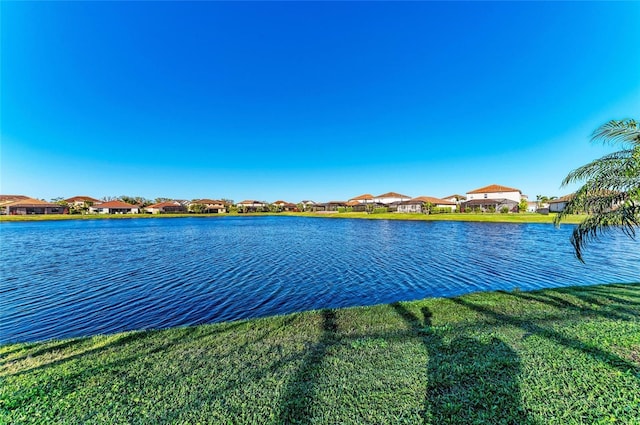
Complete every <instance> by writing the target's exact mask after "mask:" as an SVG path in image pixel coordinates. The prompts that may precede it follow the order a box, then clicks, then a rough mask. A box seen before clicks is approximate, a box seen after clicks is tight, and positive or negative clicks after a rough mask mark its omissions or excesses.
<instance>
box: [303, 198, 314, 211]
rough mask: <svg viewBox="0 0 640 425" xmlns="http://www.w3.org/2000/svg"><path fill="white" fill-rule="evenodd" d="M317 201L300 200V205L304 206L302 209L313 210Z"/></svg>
mask: <svg viewBox="0 0 640 425" xmlns="http://www.w3.org/2000/svg"><path fill="white" fill-rule="evenodd" d="M315 205H316V203H315V202H314V201H311V200H308V199H305V200H304V201H300V206H301V207H302V211H313V209H314V207H315Z"/></svg>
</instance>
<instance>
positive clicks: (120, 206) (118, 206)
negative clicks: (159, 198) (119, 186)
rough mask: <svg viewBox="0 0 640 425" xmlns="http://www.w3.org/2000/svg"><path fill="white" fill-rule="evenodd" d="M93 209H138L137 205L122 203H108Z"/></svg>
mask: <svg viewBox="0 0 640 425" xmlns="http://www.w3.org/2000/svg"><path fill="white" fill-rule="evenodd" d="M94 207H95V208H138V206H137V205H131V204H127V203H126V202H122V201H109V202H103V203H101V204H98V205H94Z"/></svg>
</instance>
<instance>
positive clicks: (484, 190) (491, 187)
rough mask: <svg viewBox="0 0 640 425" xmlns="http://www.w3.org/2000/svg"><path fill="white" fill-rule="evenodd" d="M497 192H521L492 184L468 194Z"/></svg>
mask: <svg viewBox="0 0 640 425" xmlns="http://www.w3.org/2000/svg"><path fill="white" fill-rule="evenodd" d="M496 192H520V193H522V191H521V190H520V189H515V188H513V187H507V186H501V185H499V184H490V185H489V186H485V187H481V188H480V189H475V190H471V191H469V192H467V193H496Z"/></svg>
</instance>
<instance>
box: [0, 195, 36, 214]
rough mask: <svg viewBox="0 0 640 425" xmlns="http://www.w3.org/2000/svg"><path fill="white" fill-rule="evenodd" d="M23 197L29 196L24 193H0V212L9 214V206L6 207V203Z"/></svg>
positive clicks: (11, 202)
mask: <svg viewBox="0 0 640 425" xmlns="http://www.w3.org/2000/svg"><path fill="white" fill-rule="evenodd" d="M24 199H30V198H29V197H28V196H24V195H0V214H3V215H6V214H9V208H7V205H9V204H13V203H14V202H16V201H21V200H24Z"/></svg>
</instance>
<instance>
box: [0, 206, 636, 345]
mask: <svg viewBox="0 0 640 425" xmlns="http://www.w3.org/2000/svg"><path fill="white" fill-rule="evenodd" d="M572 229H573V227H572V226H562V227H561V228H560V229H556V228H554V227H553V226H552V225H546V224H496V223H463V222H411V221H383V220H375V221H371V220H352V219H322V218H300V217H221V218H217V217H216V218H184V219H149V220H143V219H137V220H136V219H130V220H90V221H76V220H72V221H50V222H26V223H3V224H1V225H0V232H1V233H0V238H1V239H0V242H1V243H0V259H1V262H0V278H1V281H0V342H1V343H6V342H15V341H36V340H44V339H51V338H63V337H74V336H80V335H92V334H99V333H112V332H119V331H125V330H132V329H149V328H166V327H172V326H181V325H195V324H201V323H212V322H221V321H228V320H235V319H244V318H250V317H259V316H267V315H273V314H283V313H290V312H295V311H303V310H310V309H321V308H333V307H345V306H356V305H372V304H378V303H389V302H394V301H400V300H413V299H419V298H424V297H432V296H454V295H459V294H464V293H468V292H475V291H486V290H497V289H503V290H512V289H514V288H519V289H521V290H530V289H538V288H546V287H558V286H569V285H585V284H596V283H612V282H637V281H639V280H640V249H639V247H640V245H639V244H640V242H634V241H632V240H630V239H628V238H626V237H624V236H623V235H620V234H612V235H610V236H608V237H606V238H604V239H603V240H602V241H601V242H598V243H593V244H591V245H590V246H589V247H588V249H587V252H586V255H585V259H586V261H587V264H586V265H585V264H581V263H579V262H578V261H577V260H576V259H575V258H574V256H573V252H572V247H571V245H570V244H569V236H570V233H571V230H572Z"/></svg>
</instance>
